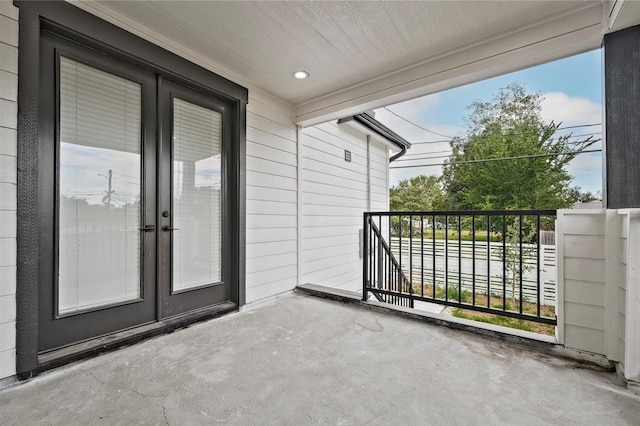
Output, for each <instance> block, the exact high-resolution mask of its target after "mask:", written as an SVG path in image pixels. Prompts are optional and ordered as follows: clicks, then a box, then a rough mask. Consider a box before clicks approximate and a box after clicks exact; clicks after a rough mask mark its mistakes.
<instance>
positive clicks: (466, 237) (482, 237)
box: [403, 229, 502, 242]
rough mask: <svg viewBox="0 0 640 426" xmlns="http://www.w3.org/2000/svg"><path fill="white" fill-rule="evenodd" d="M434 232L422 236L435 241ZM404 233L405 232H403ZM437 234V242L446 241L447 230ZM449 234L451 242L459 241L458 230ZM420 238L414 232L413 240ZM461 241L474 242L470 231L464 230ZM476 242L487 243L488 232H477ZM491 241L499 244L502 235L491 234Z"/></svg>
mask: <svg viewBox="0 0 640 426" xmlns="http://www.w3.org/2000/svg"><path fill="white" fill-rule="evenodd" d="M433 232H434V231H432V230H430V229H427V230H425V231H424V232H423V234H422V235H424V239H425V240H430V239H433ZM403 233H404V232H403ZM435 233H436V240H444V239H445V230H444V229H436V230H435ZM446 234H447V238H448V239H449V240H452V241H457V240H458V230H457V229H456V230H453V229H449V230H448V232H447V233H446ZM416 237H417V238H420V233H419V232H414V233H413V238H416ZM460 240H462V241H472V240H473V235H472V233H471V231H470V230H468V229H463V230H462V232H461V236H460ZM476 241H487V231H481V230H476ZM491 241H493V242H497V241H502V234H499V233H492V234H491Z"/></svg>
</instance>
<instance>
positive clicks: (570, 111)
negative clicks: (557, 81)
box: [541, 92, 602, 126]
mask: <svg viewBox="0 0 640 426" xmlns="http://www.w3.org/2000/svg"><path fill="white" fill-rule="evenodd" d="M542 97H543V100H542V111H541V115H542V119H543V120H544V121H546V122H550V121H552V120H553V121H554V122H556V123H560V122H561V123H562V125H563V126H575V125H581V124H593V123H600V122H602V105H600V104H598V103H596V102H593V101H591V100H589V99H587V98H581V97H572V96H569V95H567V94H566V93H563V92H549V93H545V94H544V95H542Z"/></svg>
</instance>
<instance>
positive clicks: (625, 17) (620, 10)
mask: <svg viewBox="0 0 640 426" xmlns="http://www.w3.org/2000/svg"><path fill="white" fill-rule="evenodd" d="M638 24H640V2H639V1H631V0H617V1H615V2H614V3H613V7H612V8H611V13H610V14H609V30H610V31H619V30H623V29H625V28H628V27H631V26H634V25H638Z"/></svg>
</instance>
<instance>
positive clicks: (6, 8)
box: [0, 0, 18, 379]
mask: <svg viewBox="0 0 640 426" xmlns="http://www.w3.org/2000/svg"><path fill="white" fill-rule="evenodd" d="M17 46H18V9H17V8H16V7H14V6H13V5H12V4H11V2H9V1H6V0H1V1H0V379H2V378H3V377H8V376H12V375H13V374H15V372H16V370H15V367H16V363H15V357H16V350H15V347H16V323H15V319H16V296H15V294H16V205H17V202H16V177H17V168H16V142H17V133H16V126H17V115H18V108H17V106H18V105H17V93H18V47H17Z"/></svg>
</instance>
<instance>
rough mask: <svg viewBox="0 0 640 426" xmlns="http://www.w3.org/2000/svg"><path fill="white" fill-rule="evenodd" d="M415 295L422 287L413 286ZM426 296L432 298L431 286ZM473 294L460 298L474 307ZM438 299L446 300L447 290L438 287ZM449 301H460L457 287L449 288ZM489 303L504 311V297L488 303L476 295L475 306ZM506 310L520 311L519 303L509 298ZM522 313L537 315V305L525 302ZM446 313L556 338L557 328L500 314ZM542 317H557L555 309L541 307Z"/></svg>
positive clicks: (481, 295)
mask: <svg viewBox="0 0 640 426" xmlns="http://www.w3.org/2000/svg"><path fill="white" fill-rule="evenodd" d="M413 292H414V294H416V295H418V294H421V291H420V285H419V284H414V285H413ZM424 295H425V297H432V295H433V287H432V286H430V285H425V286H424ZM472 296H473V295H472V293H471V292H470V291H467V290H463V291H462V294H461V296H460V301H461V302H462V303H465V304H469V305H472V304H473V297H472ZM436 299H441V300H444V299H445V289H444V287H436ZM448 299H450V300H455V301H457V300H458V289H457V287H449V294H448ZM487 302H489V305H490V306H491V307H492V308H494V309H502V297H498V296H491V298H490V300H489V301H487V296H486V295H484V294H478V293H476V297H475V306H482V307H487ZM506 305H507V306H506V310H507V311H511V312H518V311H519V308H520V306H519V301H518V300H516V301H513V300H512V299H510V298H507V303H506ZM522 311H523V313H525V314H531V315H536V313H537V305H536V304H535V303H530V302H523V303H522ZM444 313H446V314H449V315H452V316H454V317H457V318H464V319H469V320H473V321H480V322H484V323H488V324H494V325H500V326H503V327H509V328H515V329H518V330H524V331H531V332H533V333H539V334H545V335H548V336H555V326H553V325H547V324H541V323H538V322H535V321H525V320H521V319H517V318H511V317H507V316H504V315H500V314H487V313H484V312H477V311H473V310H470V309H463V308H447V309H446V310H445V311H444ZM540 315H541V316H543V317H549V318H553V317H554V316H555V308H554V307H553V306H549V305H542V306H540Z"/></svg>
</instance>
